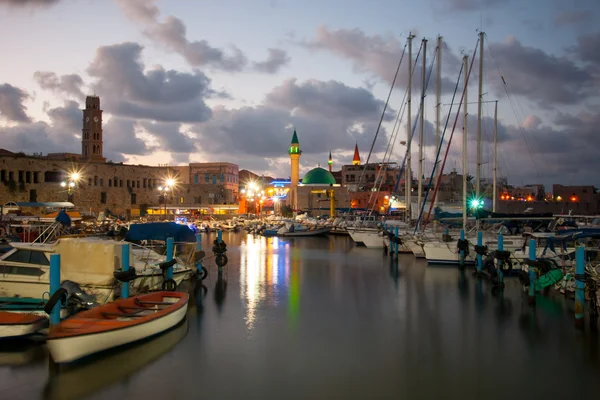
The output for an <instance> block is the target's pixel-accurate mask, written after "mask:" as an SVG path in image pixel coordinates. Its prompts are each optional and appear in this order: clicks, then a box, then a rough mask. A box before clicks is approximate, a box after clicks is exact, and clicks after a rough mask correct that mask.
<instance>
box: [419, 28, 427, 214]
mask: <svg viewBox="0 0 600 400" xmlns="http://www.w3.org/2000/svg"><path fill="white" fill-rule="evenodd" d="M422 43H423V67H422V71H421V106H420V108H421V118H420V121H419V187H418V194H417V207H418V208H419V209H421V201H422V200H423V127H424V125H425V117H424V115H425V84H426V83H425V75H426V74H425V73H426V71H427V39H423V40H422Z"/></svg>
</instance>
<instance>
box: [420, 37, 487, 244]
mask: <svg viewBox="0 0 600 400" xmlns="http://www.w3.org/2000/svg"><path fill="white" fill-rule="evenodd" d="M478 46H479V39H477V43H476V44H475V51H474V52H473V57H472V59H471V65H470V66H469V72H468V73H467V79H466V80H465V87H466V88H467V89H468V85H469V78H470V77H471V72H472V71H473V63H474V62H475V55H476V54H477V47H478ZM460 70H461V72H462V70H463V68H462V67H461V69H460ZM459 82H460V76H459V80H458V81H456V88H455V89H454V90H455V92H454V95H453V96H452V102H453V103H454V96H456V91H457V90H458V83H459ZM464 98H465V90H463V92H462V95H461V97H460V103H458V111H457V112H456V118H455V119H454V126H453V127H452V132H451V133H450V139H449V140H448V146H447V147H446V154H445V155H444V160H443V161H442V168H441V169H440V174H439V176H438V180H437V182H436V184H435V189H434V191H433V198H432V201H431V204H430V205H429V212H428V213H427V219H426V220H425V225H424V226H423V230H425V228H426V227H427V223H428V222H429V219H430V217H431V209H432V208H433V204H434V202H435V196H437V192H438V189H439V187H440V181H441V179H442V174H443V173H444V167H445V166H446V159H447V158H448V151H449V150H450V144H451V143H452V138H453V137H454V131H455V130H456V124H457V123H458V117H459V116H460V115H459V114H460V108H461V106H462V103H463V100H464ZM448 119H450V112H448ZM447 126H448V120H446V126H445V127H444V134H443V135H442V143H443V140H444V135H445V134H446V128H447ZM441 148H442V146H440V150H441ZM439 153H440V151H439V150H438V157H439ZM463 157H465V155H463ZM463 173H464V172H463ZM427 189H428V190H427V192H426V193H427V194H426V196H428V195H429V187H428V188H427ZM425 200H427V197H425ZM463 203H464V199H463ZM424 209H425V202H423V207H422V209H421V213H422V212H423V210H424ZM465 211H466V210H463V212H465ZM420 220H421V214H419V221H420ZM419 221H417V225H416V226H415V233H416V231H417V227H418V226H419V225H418V223H419Z"/></svg>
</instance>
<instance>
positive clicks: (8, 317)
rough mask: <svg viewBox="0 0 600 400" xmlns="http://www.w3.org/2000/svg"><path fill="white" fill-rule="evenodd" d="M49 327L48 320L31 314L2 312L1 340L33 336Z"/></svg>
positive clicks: (0, 319) (0, 313) (0, 323)
mask: <svg viewBox="0 0 600 400" xmlns="http://www.w3.org/2000/svg"><path fill="white" fill-rule="evenodd" d="M46 326H48V318H46V317H45V316H42V315H35V314H30V313H18V312H10V311H0V339H9V338H17V337H23V336H28V335H32V334H34V333H36V332H38V331H40V330H41V329H43V328H45V327H46Z"/></svg>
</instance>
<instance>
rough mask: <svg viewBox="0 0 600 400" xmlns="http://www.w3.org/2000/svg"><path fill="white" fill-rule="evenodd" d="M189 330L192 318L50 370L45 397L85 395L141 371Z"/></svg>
mask: <svg viewBox="0 0 600 400" xmlns="http://www.w3.org/2000/svg"><path fill="white" fill-rule="evenodd" d="M187 332H188V321H187V319H185V320H184V321H183V322H182V323H180V324H179V325H177V326H176V327H174V328H173V329H171V330H169V331H167V332H165V333H163V334H161V335H160V336H158V337H155V338H154V339H150V340H146V341H143V342H139V343H137V344H135V345H132V346H127V347H126V348H122V349H115V350H112V351H105V352H103V353H100V354H99V355H97V356H92V357H90V358H88V359H86V360H82V362H77V363H74V364H73V365H69V366H65V367H63V366H60V367H59V368H57V369H56V372H52V371H51V373H50V376H49V378H48V382H47V383H46V387H45V388H44V396H43V397H44V399H46V400H51V399H58V400H71V399H74V400H75V399H76V400H79V399H83V398H84V397H88V396H90V395H91V394H93V393H95V392H98V391H99V390H102V389H103V388H105V387H106V386H109V385H112V384H113V383H115V382H118V381H120V380H122V379H124V378H127V377H128V376H130V375H132V374H134V373H136V372H139V371H140V370H141V369H143V368H144V367H147V366H148V365H149V364H151V363H152V362H153V361H155V360H156V359H158V358H159V357H161V356H162V355H163V354H165V353H167V352H168V351H170V350H171V349H172V348H173V347H174V346H175V345H176V344H177V343H179V342H180V341H181V340H182V339H183V338H184V337H185V335H186V334H187Z"/></svg>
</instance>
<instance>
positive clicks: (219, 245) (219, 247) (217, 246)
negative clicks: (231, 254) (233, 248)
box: [212, 239, 227, 254]
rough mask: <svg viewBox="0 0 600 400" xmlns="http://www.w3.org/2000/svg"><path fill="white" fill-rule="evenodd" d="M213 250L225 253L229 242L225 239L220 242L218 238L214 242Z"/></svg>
mask: <svg viewBox="0 0 600 400" xmlns="http://www.w3.org/2000/svg"><path fill="white" fill-rule="evenodd" d="M212 251H213V253H217V254H224V253H225V252H226V251H227V243H225V242H224V241H220V242H219V240H218V239H215V241H214V242H213V247H212Z"/></svg>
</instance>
